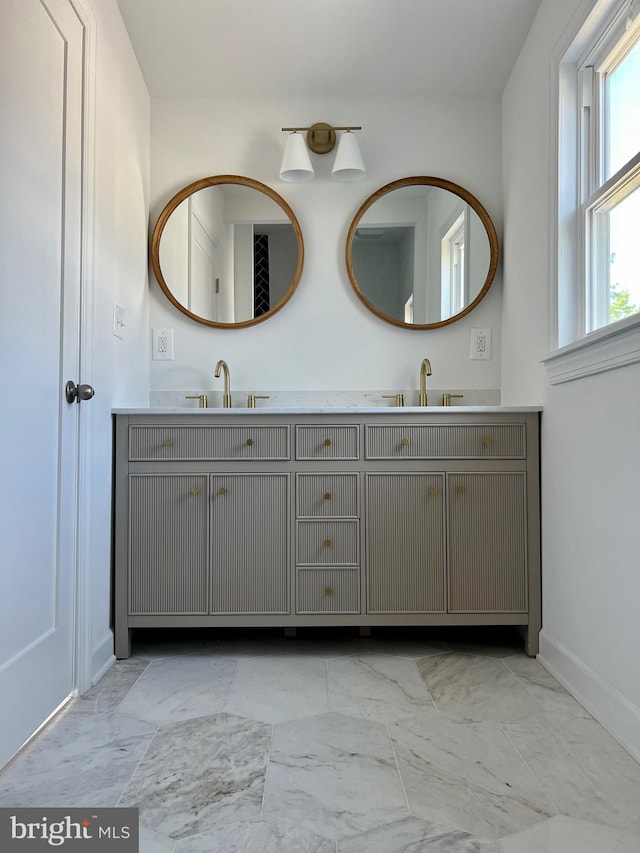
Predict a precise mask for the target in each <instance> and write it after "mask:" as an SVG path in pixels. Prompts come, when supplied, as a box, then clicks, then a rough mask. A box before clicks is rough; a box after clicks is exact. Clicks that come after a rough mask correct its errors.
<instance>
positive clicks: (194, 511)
mask: <svg viewBox="0 0 640 853" xmlns="http://www.w3.org/2000/svg"><path fill="white" fill-rule="evenodd" d="M207 487H208V478H207V475H206V474H204V475H203V474H131V475H130V477H129V531H130V533H129V613H130V614H136V615H143V614H152V613H156V614H158V613H162V614H193V613H206V612H207V576H208V560H207V540H208V518H207V507H208V492H207Z"/></svg>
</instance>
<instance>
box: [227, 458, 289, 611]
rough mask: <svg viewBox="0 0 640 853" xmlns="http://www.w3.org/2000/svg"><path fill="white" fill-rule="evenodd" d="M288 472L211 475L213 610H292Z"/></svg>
mask: <svg viewBox="0 0 640 853" xmlns="http://www.w3.org/2000/svg"><path fill="white" fill-rule="evenodd" d="M290 574H291V566H290V557H289V475H288V474H212V475H211V601H210V605H211V607H210V609H211V613H265V614H267V613H289V612H290V605H289V577H290Z"/></svg>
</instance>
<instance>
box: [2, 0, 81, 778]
mask: <svg viewBox="0 0 640 853" xmlns="http://www.w3.org/2000/svg"><path fill="white" fill-rule="evenodd" d="M82 80H83V27H82V25H81V23H80V21H79V20H78V17H77V16H76V15H75V13H74V11H73V8H72V6H71V5H70V3H69V2H68V0H2V2H1V3H0V115H2V125H3V129H2V134H0V187H1V188H2V190H1V193H0V341H2V347H3V350H2V359H1V360H0V393H1V394H2V416H1V424H2V426H1V435H2V446H1V448H0V564H1V570H0V697H1V698H0V709H1V710H0V765H2V764H3V763H4V762H5V761H6V760H7V759H8V758H9V757H10V756H11V755H12V754H13V753H14V752H15V751H16V750H17V749H18V748H19V747H20V746H21V745H22V744H23V743H24V741H25V740H26V739H27V738H28V737H29V736H30V735H31V734H32V733H33V732H34V731H35V730H36V729H37V728H38V727H39V726H40V724H41V723H42V722H43V721H44V720H46V719H47V717H48V716H49V715H50V714H51V713H52V712H53V711H54V710H55V709H56V708H57V707H58V706H59V705H60V704H61V703H62V702H63V701H64V700H65V699H66V697H67V696H69V694H70V693H71V692H72V690H73V688H74V633H75V589H74V587H75V574H76V518H77V469H78V461H77V456H78V422H79V414H78V413H79V408H80V407H79V406H78V405H77V403H74V404H73V405H69V404H68V403H67V402H66V400H65V394H64V387H65V383H66V381H67V380H68V379H72V380H74V381H76V382H78V381H79V370H80V365H79V331H80V324H79V317H80V312H79V308H80V263H81V206H82V205H81V192H82V185H81V164H82V97H83V94H82ZM82 405H87V404H86V403H83V404H82Z"/></svg>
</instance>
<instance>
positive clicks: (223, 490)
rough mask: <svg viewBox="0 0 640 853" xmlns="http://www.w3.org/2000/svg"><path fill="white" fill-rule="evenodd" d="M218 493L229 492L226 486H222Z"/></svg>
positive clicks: (224, 493)
mask: <svg viewBox="0 0 640 853" xmlns="http://www.w3.org/2000/svg"><path fill="white" fill-rule="evenodd" d="M218 494H219V495H226V494H227V490H226V489H225V487H224V486H222V487H221V488H219V489H218Z"/></svg>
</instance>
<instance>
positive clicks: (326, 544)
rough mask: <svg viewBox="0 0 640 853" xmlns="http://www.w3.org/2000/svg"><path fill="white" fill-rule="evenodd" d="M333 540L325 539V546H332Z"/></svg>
mask: <svg viewBox="0 0 640 853" xmlns="http://www.w3.org/2000/svg"><path fill="white" fill-rule="evenodd" d="M331 545H332V542H331V539H325V540H324V542H323V543H322V546H323V548H331Z"/></svg>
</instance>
